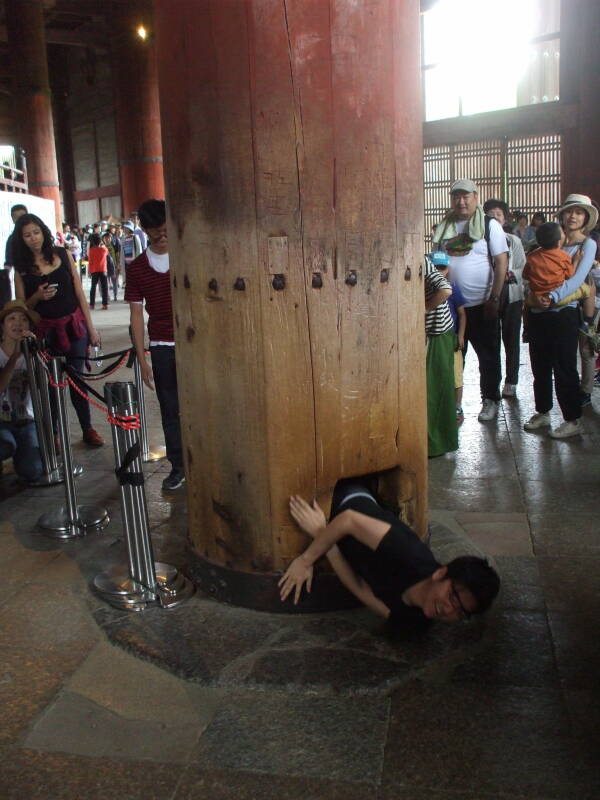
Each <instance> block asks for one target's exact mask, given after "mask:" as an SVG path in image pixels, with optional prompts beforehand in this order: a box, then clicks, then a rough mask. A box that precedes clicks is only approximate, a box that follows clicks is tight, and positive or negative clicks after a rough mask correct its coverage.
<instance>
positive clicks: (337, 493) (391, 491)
mask: <svg viewBox="0 0 600 800" xmlns="http://www.w3.org/2000/svg"><path fill="white" fill-rule="evenodd" d="M416 489H417V483H416V476H415V475H414V474H413V473H411V472H407V471H406V470H403V469H401V468H400V467H394V468H393V469H388V470H382V471H378V472H370V473H367V474H363V475H355V476H353V477H349V478H341V479H340V480H338V482H337V483H336V485H335V488H334V490H333V494H332V503H331V508H332V510H333V509H335V508H337V506H338V504H339V503H340V502H341V500H342V499H343V497H344V496H347V495H348V494H352V493H354V492H355V491H356V492H360V491H363V492H367V493H369V494H371V495H372V496H373V497H374V498H375V500H376V501H377V502H378V503H379V505H380V506H382V507H383V508H385V509H387V510H388V511H391V512H392V513H393V514H395V515H396V516H398V517H399V518H400V519H401V520H402V521H403V522H405V523H406V524H407V525H409V526H410V527H412V528H414V526H415V519H416V500H417V491H416ZM342 508H343V506H342Z"/></svg>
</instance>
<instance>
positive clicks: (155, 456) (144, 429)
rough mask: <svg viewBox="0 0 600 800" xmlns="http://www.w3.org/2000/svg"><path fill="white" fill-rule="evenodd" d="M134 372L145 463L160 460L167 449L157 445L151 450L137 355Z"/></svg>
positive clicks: (142, 382)
mask: <svg viewBox="0 0 600 800" xmlns="http://www.w3.org/2000/svg"><path fill="white" fill-rule="evenodd" d="M133 374H134V378H135V385H136V388H137V394H138V405H139V410H140V439H141V445H142V461H143V462H144V463H146V464H147V463H149V462H151V461H160V459H161V458H165V456H166V450H165V448H164V446H163V447H155V448H154V449H153V450H150V447H149V445H148V425H147V419H146V400H145V398H144V381H143V380H142V369H141V367H140V362H139V360H138V358H137V356H136V357H135V358H134V361H133Z"/></svg>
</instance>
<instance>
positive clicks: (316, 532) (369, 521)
mask: <svg viewBox="0 0 600 800" xmlns="http://www.w3.org/2000/svg"><path fill="white" fill-rule="evenodd" d="M290 512H291V514H292V516H293V518H294V519H295V520H296V522H297V523H298V525H300V527H301V528H302V529H303V530H305V531H306V532H307V533H309V535H312V536H314V539H313V541H312V543H311V544H310V545H309V546H308V547H307V548H306V550H305V551H304V553H302V555H300V556H298V558H295V559H294V560H293V561H292V563H291V564H290V566H289V567H288V569H287V570H286V572H285V574H284V576H283V578H281V580H280V581H279V586H280V588H281V599H282V600H285V599H286V597H287V596H288V595H289V594H290V593H291V592H292V591H294V605H295V604H296V603H297V602H298V600H299V599H300V592H301V591H302V586H303V585H304V583H306V584H307V589H308V590H309V591H310V584H311V582H312V573H313V564H314V563H315V562H316V561H318V560H319V558H321V556H323V555H325V553H327V552H328V551H329V550H330V549H331V548H332V547H333V546H334V545H335V544H336V543H337V542H339V540H340V539H342V538H343V537H344V536H354V538H355V539H357V541H359V542H361V543H362V544H364V545H366V547H369V548H370V549H371V550H376V549H377V548H378V547H379V544H380V542H381V540H382V539H383V537H384V536H385V535H386V533H387V532H388V531H389V529H390V523H389V522H383V521H382V520H380V519H373V517H368V516H366V514H361V513H360V512H358V511H353V510H351V509H348V510H346V511H342V512H341V513H340V514H338V515H337V516H336V517H335V518H334V519H333V520H332V521H331V522H330V523H329V524H328V525H324V523H325V517H324V515H323V512H322V511H321V510H320V509H319V508H318V506H316V504H313V506H312V507H311V506H310V505H309V504H308V503H307V502H306V501H305V500H303V499H302V498H301V497H293V498H291V500H290ZM319 514H320V517H321V518H322V522H321V526H320V527H319V528H318V529H315V526H317V525H318V522H317V515H319ZM323 525H324V527H323Z"/></svg>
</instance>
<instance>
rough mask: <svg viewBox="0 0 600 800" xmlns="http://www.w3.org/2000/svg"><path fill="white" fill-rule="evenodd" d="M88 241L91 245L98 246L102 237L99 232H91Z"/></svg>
mask: <svg viewBox="0 0 600 800" xmlns="http://www.w3.org/2000/svg"><path fill="white" fill-rule="evenodd" d="M88 243H89V245H90V247H98V246H99V245H100V244H101V243H102V239H101V238H100V236H99V235H98V234H97V233H90V238H89V239H88Z"/></svg>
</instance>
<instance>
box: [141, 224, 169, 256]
mask: <svg viewBox="0 0 600 800" xmlns="http://www.w3.org/2000/svg"><path fill="white" fill-rule="evenodd" d="M144 232H145V233H146V236H147V237H148V240H149V245H150V248H151V249H152V250H153V252H155V253H159V254H161V253H166V252H168V248H169V242H168V239H167V223H166V222H165V223H164V224H163V225H160V226H159V227H158V228H145V229H144Z"/></svg>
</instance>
